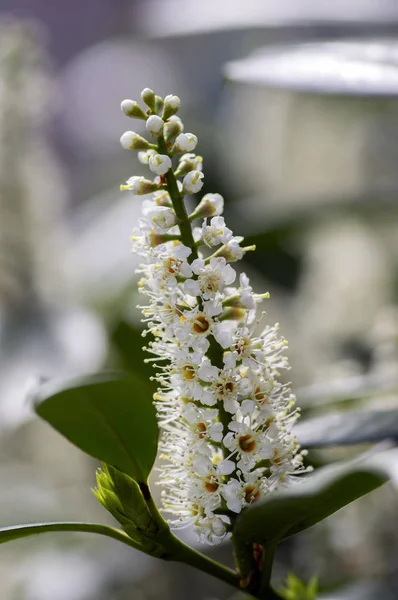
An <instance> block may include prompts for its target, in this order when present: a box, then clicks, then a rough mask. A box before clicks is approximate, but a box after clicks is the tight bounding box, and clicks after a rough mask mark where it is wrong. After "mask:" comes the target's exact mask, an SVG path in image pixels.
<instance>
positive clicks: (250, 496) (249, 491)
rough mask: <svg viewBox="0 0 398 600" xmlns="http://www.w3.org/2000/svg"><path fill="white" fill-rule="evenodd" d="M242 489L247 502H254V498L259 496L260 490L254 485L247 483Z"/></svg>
mask: <svg viewBox="0 0 398 600" xmlns="http://www.w3.org/2000/svg"><path fill="white" fill-rule="evenodd" d="M243 491H244V498H245V501H246V502H247V503H248V504H250V502H254V501H255V500H258V499H259V497H260V492H259V490H258V489H257V488H256V487H254V485H247V486H246V487H245V488H244V490H243Z"/></svg>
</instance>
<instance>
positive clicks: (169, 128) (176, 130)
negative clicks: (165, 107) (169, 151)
mask: <svg viewBox="0 0 398 600" xmlns="http://www.w3.org/2000/svg"><path fill="white" fill-rule="evenodd" d="M182 131H184V125H183V122H182V121H181V119H180V117H177V116H175V115H174V116H173V117H170V119H168V121H166V123H165V124H164V129H163V136H164V139H165V140H166V142H171V141H172V140H174V139H175V138H176V137H177V135H178V134H180V133H181V132H182Z"/></svg>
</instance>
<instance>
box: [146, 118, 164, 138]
mask: <svg viewBox="0 0 398 600" xmlns="http://www.w3.org/2000/svg"><path fill="white" fill-rule="evenodd" d="M163 125H164V122H163V119H161V118H160V117H158V116H157V115H151V116H150V117H149V118H148V120H147V122H146V128H147V130H148V131H149V133H153V134H155V135H157V134H159V133H161V132H162V130H163Z"/></svg>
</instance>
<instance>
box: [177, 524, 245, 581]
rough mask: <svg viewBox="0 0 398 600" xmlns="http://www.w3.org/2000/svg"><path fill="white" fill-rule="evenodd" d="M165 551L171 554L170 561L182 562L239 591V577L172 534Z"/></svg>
mask: <svg viewBox="0 0 398 600" xmlns="http://www.w3.org/2000/svg"><path fill="white" fill-rule="evenodd" d="M167 549H168V550H170V551H171V553H172V556H171V557H170V560H173V561H177V562H182V563H185V564H187V565H190V566H191V567H195V568H196V569H199V570H200V571H203V572H204V573H207V574H208V575H212V576H213V577H216V578H217V579H220V580H221V581H225V583H228V584H229V585H232V586H233V587H235V588H237V589H241V588H240V585H239V577H238V575H237V574H236V573H235V571H233V570H232V569H229V568H228V567H225V566H224V565H222V564H220V563H218V562H216V561H214V560H213V559H211V558H209V557H208V556H205V555H204V554H201V553H200V552H197V551H196V550H194V549H193V548H191V547H190V546H187V545H186V544H184V542H182V541H181V540H179V539H178V538H177V537H175V536H174V535H173V534H172V533H170V537H169V539H168V542H167Z"/></svg>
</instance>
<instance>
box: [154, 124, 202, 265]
mask: <svg viewBox="0 0 398 600" xmlns="http://www.w3.org/2000/svg"><path fill="white" fill-rule="evenodd" d="M158 148H159V152H161V153H162V154H166V155H167V156H170V154H169V152H168V150H167V145H166V142H165V141H164V138H163V136H159V138H158ZM166 183H167V191H168V193H169V196H170V199H171V202H172V204H173V208H174V212H175V214H176V217H177V219H178V227H179V229H180V233H181V241H182V243H183V244H184V246H187V247H188V248H191V250H192V254H191V255H190V257H189V261H190V262H192V261H193V260H194V259H195V258H198V251H197V247H196V244H195V240H194V239H193V235H192V229H191V223H190V221H189V219H188V213H187V210H186V208H185V204H184V198H183V197H182V196H181V193H180V191H179V189H178V185H177V179H176V176H175V175H174V172H173V169H169V170H168V171H167V173H166Z"/></svg>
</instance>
